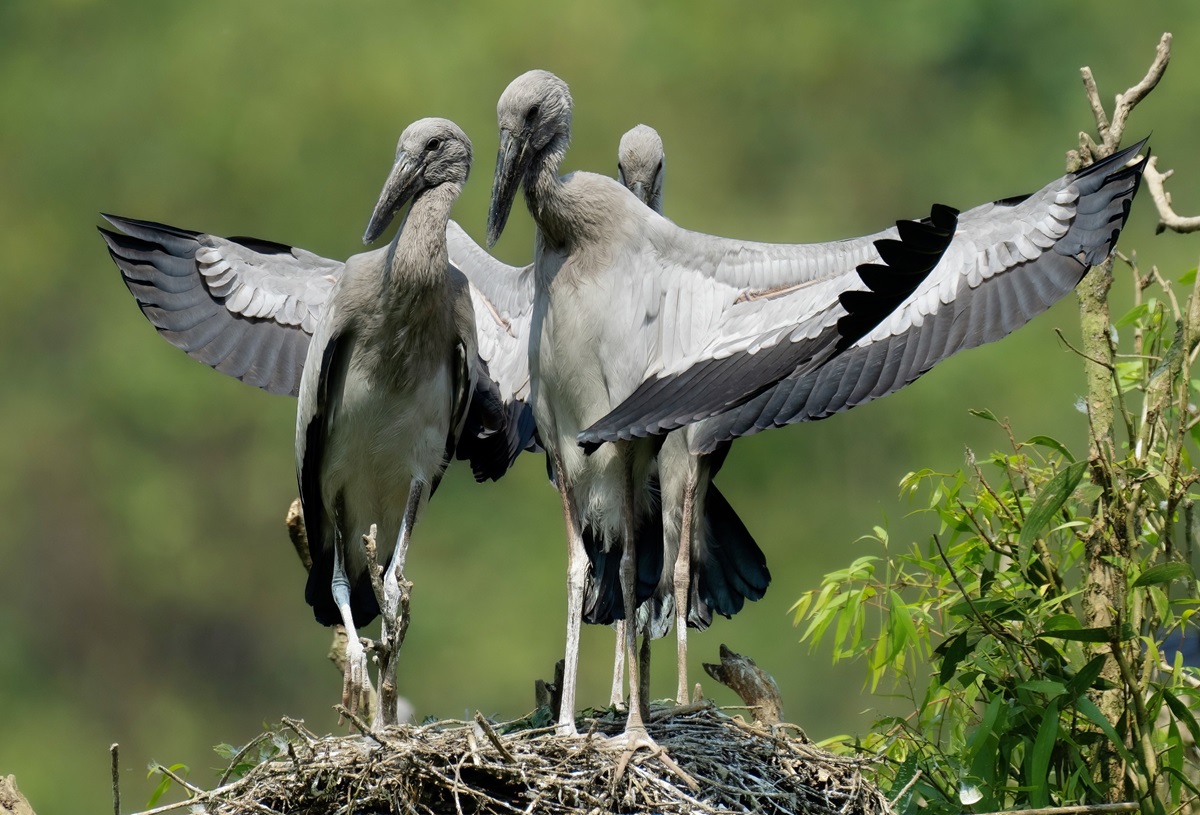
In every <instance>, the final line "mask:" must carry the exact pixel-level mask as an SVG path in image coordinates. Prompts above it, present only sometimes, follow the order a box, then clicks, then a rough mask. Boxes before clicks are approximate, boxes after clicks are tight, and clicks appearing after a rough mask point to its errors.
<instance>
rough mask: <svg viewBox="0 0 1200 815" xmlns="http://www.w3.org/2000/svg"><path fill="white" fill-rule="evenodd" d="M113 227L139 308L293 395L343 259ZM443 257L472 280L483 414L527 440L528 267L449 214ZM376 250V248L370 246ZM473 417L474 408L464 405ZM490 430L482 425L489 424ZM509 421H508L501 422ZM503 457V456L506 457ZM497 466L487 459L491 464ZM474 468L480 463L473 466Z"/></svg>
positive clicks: (182, 339) (201, 348)
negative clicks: (505, 258) (503, 415)
mask: <svg viewBox="0 0 1200 815" xmlns="http://www.w3.org/2000/svg"><path fill="white" fill-rule="evenodd" d="M104 218H105V219H106V220H107V221H108V222H109V223H111V224H112V225H113V226H115V227H117V228H118V229H120V230H122V232H124V233H125V234H120V233H117V232H113V231H110V230H107V229H101V230H100V234H101V235H102V236H103V237H104V240H105V242H106V243H107V244H108V250H109V254H110V255H112V258H113V260H114V261H115V262H116V264H117V267H118V268H119V269H120V271H121V275H122V277H123V278H124V280H125V283H126V285H127V286H128V287H129V290H130V292H131V293H132V294H133V296H134V298H135V299H136V300H137V302H138V305H139V307H140V308H141V309H142V313H143V314H145V315H146V317H147V319H149V320H150V322H151V323H152V324H153V325H154V327H155V328H157V329H158V332H159V333H160V334H162V336H163V337H164V338H165V339H166V340H167V341H168V342H170V343H171V344H172V345H174V346H176V347H177V348H181V349H182V350H184V351H186V352H187V353H188V355H189V356H191V357H192V358H193V359H196V360H199V361H200V362H203V363H204V364H206V365H209V366H211V367H213V368H216V369H217V370H218V371H221V372H222V373H226V374H229V375H230V376H233V377H235V378H237V379H240V380H241V381H243V382H245V383H247V384H249V385H254V386H255V387H259V388H262V389H264V390H266V391H269V392H271V393H280V394H289V395H292V396H295V395H297V394H298V393H299V390H300V378H301V372H302V370H303V367H304V359H305V354H306V353H307V351H308V344H309V341H310V338H311V336H312V334H313V332H314V331H315V330H316V328H317V326H318V324H319V322H320V320H321V315H322V312H323V311H324V309H325V306H326V304H327V302H328V300H329V296H330V292H331V291H332V289H333V285H334V283H335V282H337V280H338V278H339V277H341V275H342V274H343V272H344V269H345V264H344V263H342V262H341V261H336V260H330V259H328V258H323V257H321V256H319V255H316V254H313V253H312V252H309V251H306V250H304V249H300V248H296V247H292V246H287V245H285V244H281V243H274V242H272V241H265V240H261V239H259V238H245V237H237V238H223V237H220V236H217V235H210V234H206V233H202V232H193V231H191V230H186V229H180V228H178V227H173V226H167V225H165V224H159V223H154V222H152V221H140V220H136V219H133V218H122V217H118V216H115V215H105V216H104ZM447 239H448V243H449V251H450V257H451V265H452V266H454V267H455V268H456V269H457V268H461V269H462V270H463V273H464V275H465V276H466V277H467V278H468V279H469V281H470V295H471V305H472V308H473V310H474V314H475V325H476V327H477V331H478V334H477V341H478V342H477V344H478V353H479V357H480V358H481V359H482V360H483V362H484V365H483V366H481V369H480V373H482V374H484V375H486V376H488V377H489V378H490V382H489V383H485V384H484V385H483V386H482V387H479V388H477V393H479V394H480V395H481V397H486V398H488V399H492V400H497V399H498V400H499V402H500V404H499V405H489V406H487V410H486V411H485V412H490V414H491V415H492V418H490V419H486V420H480V421H482V422H483V424H487V425H489V426H492V427H494V426H495V424H494V422H495V418H494V417H495V415H498V414H497V411H501V412H503V411H507V413H508V414H509V415H510V419H509V420H506V421H510V422H511V425H512V428H513V429H512V431H511V432H512V433H515V434H516V436H515V437H514V438H511V439H510V440H509V443H511V444H519V445H520V447H519V448H518V449H524V448H525V447H528V446H531V444H532V442H531V439H532V437H533V424H532V422H533V419H532V415H531V414H530V412H529V411H528V408H527V407H526V406H525V400H526V398H527V397H528V394H529V356H528V345H529V323H530V312H531V311H532V302H533V274H532V268H531V267H526V268H524V269H520V268H516V267H511V266H508V265H506V264H503V263H501V262H500V261H498V260H496V259H494V258H492V257H491V256H490V255H489V254H488V253H487V252H485V251H484V250H483V249H482V248H481V247H479V246H478V245H477V244H476V243H475V242H474V241H472V240H471V238H470V237H468V236H467V234H466V233H465V232H463V230H462V228H461V227H459V226H458V224H456V223H454V222H453V221H451V222H450V224H449V226H448V227H447ZM377 251H379V250H377ZM472 414H473V416H475V417H476V418H477V419H478V418H479V417H480V416H482V415H483V414H481V413H479V412H478V411H477V410H473V411H472ZM489 432H490V431H489ZM506 432H510V431H506ZM510 463H511V462H510ZM488 472H490V473H493V475H492V476H491V477H496V476H495V475H494V473H495V472H496V469H495V466H492V467H490V468H488ZM477 474H478V473H477Z"/></svg>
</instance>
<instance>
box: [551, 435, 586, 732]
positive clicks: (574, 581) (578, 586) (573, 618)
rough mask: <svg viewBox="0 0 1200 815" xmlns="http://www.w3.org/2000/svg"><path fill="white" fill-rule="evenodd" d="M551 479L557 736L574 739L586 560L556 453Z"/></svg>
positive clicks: (564, 473) (571, 501)
mask: <svg viewBox="0 0 1200 815" xmlns="http://www.w3.org/2000/svg"><path fill="white" fill-rule="evenodd" d="M553 459H554V479H555V483H556V485H557V486H558V493H559V496H560V497H561V498H562V505H563V518H564V519H565V520H566V523H567V653H566V656H565V657H564V661H565V663H566V665H565V668H564V670H563V681H562V688H561V690H560V695H561V700H560V702H559V711H558V734H559V735H560V736H575V735H578V733H579V731H578V730H577V729H576V728H575V684H576V676H577V674H578V671H579V634H580V631H579V629H580V626H581V624H582V622H583V589H584V581H585V580H586V579H587V568H588V558H587V552H586V551H585V549H584V547H583V533H582V531H581V530H580V527H579V518H578V517H577V516H576V514H575V499H574V497H573V496H572V494H571V490H570V487H568V486H567V475H566V472H565V471H564V469H563V465H562V459H561V458H559V456H558V453H554V454H553Z"/></svg>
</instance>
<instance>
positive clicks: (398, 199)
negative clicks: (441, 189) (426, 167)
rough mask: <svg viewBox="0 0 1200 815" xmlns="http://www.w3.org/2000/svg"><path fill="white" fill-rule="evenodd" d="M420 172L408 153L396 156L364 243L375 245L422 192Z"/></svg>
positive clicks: (368, 225) (372, 214)
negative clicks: (404, 208) (401, 209)
mask: <svg viewBox="0 0 1200 815" xmlns="http://www.w3.org/2000/svg"><path fill="white" fill-rule="evenodd" d="M419 171H420V165H419V164H418V163H417V162H416V161H414V160H413V159H412V157H411V156H409V155H408V153H401V154H400V155H398V156H396V163H395V164H394V165H392V171H391V173H389V174H388V179H387V181H386V182H384V185H383V192H381V193H380V194H379V201H378V202H377V203H376V204H375V210H374V212H372V213H371V220H370V222H369V223H368V224H367V231H366V232H364V233H363V243H366V244H370V243H374V242H375V241H376V240H377V239H378V238H379V236H380V235H382V234H383V231H384V230H385V229H387V228H388V225H389V224H390V223H391V222H392V218H394V217H396V213H397V212H399V211H400V208H401V207H403V206H404V205H405V204H407V203H408V202H409V201H410V200H412V197H413V196H414V195H416V194H417V193H418V192H420V190H421V186H420V184H419V175H420V172H419Z"/></svg>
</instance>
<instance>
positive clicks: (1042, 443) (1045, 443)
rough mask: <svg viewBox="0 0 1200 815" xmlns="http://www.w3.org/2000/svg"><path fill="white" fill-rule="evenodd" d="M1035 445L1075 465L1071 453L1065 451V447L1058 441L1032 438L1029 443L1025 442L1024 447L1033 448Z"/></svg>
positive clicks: (1049, 438)
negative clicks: (1049, 450)
mask: <svg viewBox="0 0 1200 815" xmlns="http://www.w3.org/2000/svg"><path fill="white" fill-rule="evenodd" d="M1035 444H1036V445H1038V446H1039V447H1048V448H1050V449H1051V450H1053V451H1055V452H1056V453H1058V454H1059V455H1061V456H1062V457H1063V458H1065V459H1066V460H1067V461H1069V462H1071V463H1072V464H1074V463H1075V456H1073V455H1071V451H1070V450H1068V449H1067V446H1066V445H1065V444H1063V443H1062V442H1061V441H1059V440H1058V439H1054V438H1051V437H1050V436H1033V437H1032V438H1030V439H1029V441H1027V442H1025V445H1026V446H1033V445H1035Z"/></svg>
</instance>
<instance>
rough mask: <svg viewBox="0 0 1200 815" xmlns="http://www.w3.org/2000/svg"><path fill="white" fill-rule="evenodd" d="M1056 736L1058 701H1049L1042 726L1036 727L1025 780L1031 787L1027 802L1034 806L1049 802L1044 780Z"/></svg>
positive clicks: (1048, 792) (1048, 773)
mask: <svg viewBox="0 0 1200 815" xmlns="http://www.w3.org/2000/svg"><path fill="white" fill-rule="evenodd" d="M1057 737H1058V702H1057V701H1054V702H1051V703H1050V705H1049V706H1048V707H1047V708H1046V713H1045V715H1044V716H1043V717H1042V726H1041V727H1040V728H1038V734H1037V739H1035V740H1034V742H1033V750H1032V751H1031V752H1030V759H1029V776H1028V778H1027V781H1028V782H1029V785H1030V787H1031V789H1030V791H1029V803H1030V805H1031V806H1034V807H1044V806H1046V805H1047V804H1049V803H1050V785H1049V784H1047V783H1046V780H1047V779H1048V778H1049V777H1050V756H1051V754H1052V753H1053V752H1054V742H1055V741H1057Z"/></svg>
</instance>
